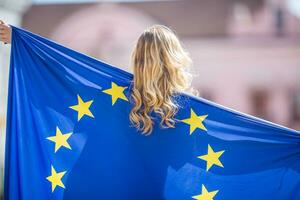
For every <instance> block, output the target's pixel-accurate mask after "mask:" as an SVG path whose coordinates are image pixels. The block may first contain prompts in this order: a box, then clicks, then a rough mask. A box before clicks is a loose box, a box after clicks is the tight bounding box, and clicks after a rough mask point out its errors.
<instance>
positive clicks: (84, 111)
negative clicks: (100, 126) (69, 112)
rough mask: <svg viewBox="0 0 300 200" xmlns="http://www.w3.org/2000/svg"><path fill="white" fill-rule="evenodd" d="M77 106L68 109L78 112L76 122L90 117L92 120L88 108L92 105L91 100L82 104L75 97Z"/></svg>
mask: <svg viewBox="0 0 300 200" xmlns="http://www.w3.org/2000/svg"><path fill="white" fill-rule="evenodd" d="M77 99H78V104H77V105H75V106H71V107H70V108H71V109H73V110H76V111H77V112H78V121H79V120H80V119H81V118H82V117H83V116H84V115H87V116H90V117H92V118H94V115H93V113H92V112H91V111H90V106H91V105H92V103H93V100H91V101H87V102H84V101H83V100H82V99H81V97H80V96H79V95H77Z"/></svg>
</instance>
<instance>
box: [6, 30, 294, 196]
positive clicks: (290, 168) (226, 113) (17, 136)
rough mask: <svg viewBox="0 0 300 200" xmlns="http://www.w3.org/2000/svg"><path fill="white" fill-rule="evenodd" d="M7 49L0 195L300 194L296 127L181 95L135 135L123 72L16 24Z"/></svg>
mask: <svg viewBox="0 0 300 200" xmlns="http://www.w3.org/2000/svg"><path fill="white" fill-rule="evenodd" d="M11 53H12V54H11V66H10V82H9V98H8V102H9V103H8V115H7V140H6V161H5V191H4V195H5V199H6V200H15V199H25V200H26V199H28V200H35V199H38V200H43V199H72V200H76V199H81V200H82V199H103V200H115V199H116V200H120V199H129V200H135V199H139V200H140V199H143V200H162V199H167V200H189V199H198V200H204V199H205V200H232V199H242V200H258V199H259V200H267V199H272V200H293V199H294V200H299V199H300V133H299V131H296V130H291V129H288V128H285V127H282V126H279V125H276V124H273V123H270V122H267V121H264V120H261V119H258V118H255V117H252V116H249V115H245V114H242V113H239V112H236V111H233V110H230V109H228V108H225V107H222V106H220V105H217V104H215V103H213V102H210V101H207V100H205V99H202V98H197V97H193V96H189V95H187V94H182V95H179V96H176V97H174V98H175V99H176V101H177V102H178V104H179V105H180V110H179V112H178V114H177V115H176V119H178V122H177V123H176V128H170V129H163V128H160V127H159V126H158V125H157V124H158V123H156V124H155V127H154V131H153V133H152V134H151V135H150V136H143V135H141V134H140V133H139V132H138V131H137V130H136V129H135V128H134V127H132V126H131V125H130V121H129V112H130V109H131V107H132V104H131V103H130V88H131V83H132V82H131V80H132V75H131V74H129V73H127V72H125V71H122V70H120V69H118V68H115V67H113V66H110V65H108V64H106V63H103V62H101V61H98V60H96V59H93V58H90V57H88V56H86V55H83V54H80V53H78V52H75V51H73V50H71V49H68V48H66V47H63V46H61V45H59V44H56V43H54V42H52V41H49V40H47V39H45V38H42V37H40V36H38V35H35V34H33V33H30V32H27V31H25V30H22V29H19V28H16V27H13V32H12V50H11ZM154 119H155V121H156V122H159V119H158V118H155V116H154Z"/></svg>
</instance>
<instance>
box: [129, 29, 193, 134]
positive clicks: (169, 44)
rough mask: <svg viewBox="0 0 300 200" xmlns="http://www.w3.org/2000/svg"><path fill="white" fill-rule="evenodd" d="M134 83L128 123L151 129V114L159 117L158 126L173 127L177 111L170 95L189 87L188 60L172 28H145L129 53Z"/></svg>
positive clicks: (145, 129) (148, 131)
mask: <svg viewBox="0 0 300 200" xmlns="http://www.w3.org/2000/svg"><path fill="white" fill-rule="evenodd" d="M131 62H132V63H131V64H132V67H133V71H134V80H133V81H134V83H133V90H132V95H131V96H132V100H133V101H134V106H133V108H132V110H131V112H130V121H131V123H132V124H133V125H134V126H135V127H136V128H137V129H138V130H140V131H141V132H142V133H144V134H149V133H151V131H152V129H153V124H154V122H153V119H152V117H151V113H152V112H154V113H156V114H158V115H159V116H160V119H161V122H160V125H161V126H162V127H174V125H175V119H174V116H175V114H176V113H177V111H178V105H177V104H176V102H175V100H174V98H173V96H174V94H175V93H179V92H182V91H185V90H187V89H189V88H190V84H191V76H190V74H189V73H188V72H187V67H188V66H189V65H190V63H191V59H190V57H189V56H188V53H187V52H186V51H185V50H184V49H183V48H182V46H181V44H180V42H179V40H178V38H177V37H176V35H175V34H174V32H173V31H172V30H170V29H169V28H167V27H166V26H162V25H154V26H152V27H150V28H148V29H146V30H145V31H144V32H143V33H142V35H141V36H140V37H139V39H138V41H137V43H136V46H135V49H134V50H133V53H132V61H131Z"/></svg>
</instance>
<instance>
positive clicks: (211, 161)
mask: <svg viewBox="0 0 300 200" xmlns="http://www.w3.org/2000/svg"><path fill="white" fill-rule="evenodd" d="M224 152H225V151H224V150H223V151H218V152H214V150H213V149H212V148H211V146H210V145H208V149H207V154H206V155H203V156H199V157H198V158H200V159H202V160H205V161H206V171H208V170H209V169H210V168H211V167H212V166H213V165H217V166H219V167H224V166H223V164H222V163H221V161H220V160H219V158H220V156H221V155H222V154H223V153H224Z"/></svg>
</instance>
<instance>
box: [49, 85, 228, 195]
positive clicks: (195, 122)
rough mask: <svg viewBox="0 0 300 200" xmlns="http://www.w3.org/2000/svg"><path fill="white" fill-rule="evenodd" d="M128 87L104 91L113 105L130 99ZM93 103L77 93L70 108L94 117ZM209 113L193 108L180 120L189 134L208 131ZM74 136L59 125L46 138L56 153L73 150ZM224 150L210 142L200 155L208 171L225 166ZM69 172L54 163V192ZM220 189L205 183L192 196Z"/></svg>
mask: <svg viewBox="0 0 300 200" xmlns="http://www.w3.org/2000/svg"><path fill="white" fill-rule="evenodd" d="M126 89H127V87H122V86H119V85H117V84H116V83H114V82H111V88H109V89H105V90H103V91H102V92H103V93H105V94H108V95H110V96H111V102H112V106H114V105H115V103H116V102H117V100H119V99H121V100H124V101H128V98H127V97H126V95H125V94H124V91H125V90H126ZM92 104H93V100H87V101H84V100H83V99H82V97H81V96H80V95H77V104H76V105H73V106H70V107H69V108H70V109H72V110H74V111H76V112H77V121H78V122H79V121H80V120H81V119H82V118H83V117H84V116H87V117H90V118H94V115H93V113H92V112H91V110H90V107H91V106H92ZM207 117H208V115H197V114H196V113H195V111H194V110H193V109H192V108H191V110H190V117H189V118H186V119H182V120H180V121H181V122H183V123H185V124H187V125H189V128H190V129H189V134H190V135H192V134H193V133H194V132H195V131H196V130H197V129H200V130H203V131H207V129H206V127H205V125H204V123H203V122H204V120H205V119H206V118H207ZM71 136H72V133H71V132H69V133H62V132H61V130H60V129H59V127H56V134H55V136H51V137H47V138H46V139H47V140H49V141H51V142H53V143H54V144H55V146H54V153H56V152H57V151H59V149H60V148H62V147H64V148H66V149H69V150H72V148H71V146H70V144H69V143H68V139H69V138H70V137H71ZM224 152H225V151H224V150H221V151H214V150H213V148H212V147H211V145H209V144H208V148H207V154H205V155H202V156H198V158H199V159H202V160H204V161H206V171H209V170H210V169H211V168H212V167H213V166H214V165H216V166H219V167H224V166H223V164H222V162H221V161H220V157H221V156H222V154H223V153H224ZM66 173H67V171H61V172H57V171H56V169H55V168H54V166H53V165H51V175H50V176H48V177H46V179H47V180H48V181H49V182H50V183H51V188H52V192H54V191H55V189H56V187H61V188H63V189H65V185H64V183H63V182H62V178H63V177H64V175H65V174H66ZM218 192H219V190H214V191H211V192H209V191H208V190H207V189H206V187H205V185H203V184H202V189H201V194H199V195H195V196H192V198H193V199H196V200H213V199H214V197H215V196H216V194H217V193H218Z"/></svg>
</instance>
